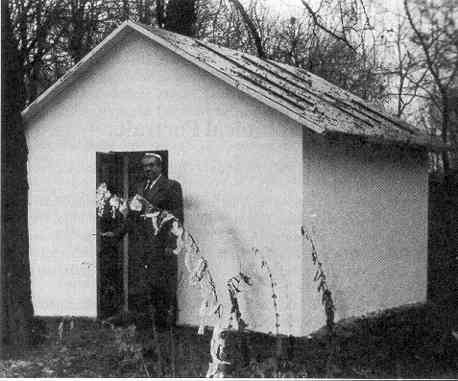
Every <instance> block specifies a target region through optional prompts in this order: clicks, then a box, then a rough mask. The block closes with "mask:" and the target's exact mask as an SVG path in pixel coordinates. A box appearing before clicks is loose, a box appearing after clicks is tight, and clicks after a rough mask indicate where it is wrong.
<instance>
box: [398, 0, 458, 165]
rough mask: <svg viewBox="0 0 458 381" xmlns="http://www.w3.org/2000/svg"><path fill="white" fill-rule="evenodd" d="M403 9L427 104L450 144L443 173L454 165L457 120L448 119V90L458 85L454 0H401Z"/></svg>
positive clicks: (457, 16) (456, 8) (457, 160)
mask: <svg viewBox="0 0 458 381" xmlns="http://www.w3.org/2000/svg"><path fill="white" fill-rule="evenodd" d="M404 11H405V13H406V16H407V19H408V22H409V25H410V27H411V29H412V34H413V35H412V42H413V43H414V44H415V45H416V46H417V47H418V48H419V50H420V52H421V55H420V57H421V59H422V64H423V66H424V68H425V69H426V71H427V74H428V75H427V77H426V78H425V82H424V88H425V89H426V91H427V93H428V95H429V97H430V102H429V103H430V105H431V106H432V107H437V108H438V110H439V112H440V119H441V120H440V131H441V136H442V140H443V142H444V143H447V144H452V145H453V146H454V148H453V151H452V153H451V154H450V153H449V152H444V153H443V154H442V162H443V168H444V172H445V173H448V172H449V170H450V168H451V163H450V159H451V158H452V161H455V163H453V164H452V167H455V168H458V153H457V149H458V148H457V147H458V141H457V129H458V128H457V123H458V121H457V120H456V119H455V120H453V119H452V115H451V114H452V112H451V102H450V100H451V92H452V91H455V89H456V88H457V87H458V81H457V74H458V29H457V25H456V20H457V19H458V6H457V4H456V2H455V1H454V0H442V1H426V0H415V1H408V0H404Z"/></svg>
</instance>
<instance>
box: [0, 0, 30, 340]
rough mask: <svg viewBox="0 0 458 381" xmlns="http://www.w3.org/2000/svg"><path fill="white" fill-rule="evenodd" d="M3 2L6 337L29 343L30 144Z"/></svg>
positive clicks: (15, 52) (21, 77) (18, 67)
mask: <svg viewBox="0 0 458 381" xmlns="http://www.w3.org/2000/svg"><path fill="white" fill-rule="evenodd" d="M5 4H6V2H2V85H3V86H2V90H3V91H2V115H1V117H2V150H1V154H2V156H1V163H2V176H1V180H2V221H1V222H2V226H3V231H2V233H3V234H2V259H3V262H2V265H3V266H2V273H1V278H2V279H1V280H2V283H1V288H0V290H1V293H2V302H3V304H2V316H1V317H2V320H1V322H0V324H1V326H2V334H3V337H2V340H3V342H6V343H8V344H12V345H17V346H24V345H27V344H29V340H30V329H31V322H32V318H33V307H32V299H31V285H30V265H29V241H28V238H29V237H28V226H27V203H28V200H27V198H28V184H27V144H26V140H25V134H24V130H23V123H22V118H21V110H22V108H23V107H24V103H25V86H24V72H23V62H22V61H21V60H20V57H19V54H18V50H17V49H18V47H17V42H16V39H15V38H14V36H13V33H12V25H11V21H10V16H9V10H8V6H7V5H5Z"/></svg>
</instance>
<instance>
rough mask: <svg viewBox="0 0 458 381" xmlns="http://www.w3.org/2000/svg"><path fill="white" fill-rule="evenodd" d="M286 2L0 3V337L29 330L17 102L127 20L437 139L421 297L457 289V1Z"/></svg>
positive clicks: (16, 339) (446, 295)
mask: <svg viewBox="0 0 458 381" xmlns="http://www.w3.org/2000/svg"><path fill="white" fill-rule="evenodd" d="M297 1H298V3H299V4H300V5H301V6H302V7H303V13H302V15H301V16H300V17H286V16H284V15H282V14H279V13H278V12H275V10H274V9H273V8H272V7H269V6H268V5H267V4H266V3H264V2H263V1H262V0H246V1H242V2H240V1H238V0H168V1H167V0H121V1H111V0H107V1H100V0H33V1H32V0H22V1H19V0H9V1H2V3H1V4H2V209H1V212H2V215H1V217H2V256H1V259H2V261H1V272H0V275H1V290H2V292H1V293H0V297H1V300H0V307H1V308H0V312H1V314H0V323H1V324H0V329H1V332H0V336H1V337H2V340H1V341H0V342H1V343H7V344H8V345H27V344H28V343H30V341H31V337H32V335H31V331H32V330H33V307H32V303H31V296H30V269H29V257H28V244H27V237H28V233H27V190H28V185H27V147H26V142H25V138H24V132H23V126H22V120H21V116H20V111H22V110H23V109H24V108H25V107H26V106H27V105H28V104H30V103H31V102H32V101H33V100H34V99H36V98H37V97H38V96H39V95H40V94H41V93H42V92H43V91H44V90H46V89H47V88H48V87H49V86H50V85H52V84H53V83H54V82H55V81H56V80H58V79H59V78H60V77H61V76H62V75H63V74H64V73H65V72H66V71H67V70H68V69H69V68H71V67H72V66H73V65H75V63H77V62H78V61H79V60H80V59H81V58H82V57H83V56H84V55H85V54H86V53H88V52H89V51H90V50H91V49H92V48H93V47H95V46H96V45H97V44H98V43H99V42H100V41H101V40H102V39H103V38H104V37H106V36H107V35H108V34H109V33H110V32H111V31H113V30H114V28H116V27H117V26H118V25H119V24H120V23H122V22H123V21H124V20H127V19H132V20H135V21H139V22H142V23H144V24H147V25H154V26H157V27H159V28H165V29H168V30H171V31H174V32H177V33H181V34H185V35H188V36H192V37H196V38H200V39H204V40H206V41H209V42H213V43H216V44H219V45H222V46H226V47H229V48H232V49H236V50H240V51H244V52H248V53H251V54H255V55H258V56H260V57H262V58H265V59H273V60H277V61H280V62H284V63H287V64H290V65H295V66H298V67H301V68H303V69H305V70H308V71H311V72H313V73H315V74H317V75H319V76H321V77H323V78H325V79H327V80H328V81H330V82H332V83H334V84H336V85H338V86H340V87H342V88H344V89H346V90H349V91H351V92H353V93H355V94H357V95H359V96H360V97H362V98H363V99H365V100H368V101H370V102H373V103H375V104H377V105H378V106H379V107H382V108H385V109H386V110H387V111H389V112H390V113H392V114H394V115H396V116H398V117H400V118H403V119H406V120H408V121H409V122H411V123H413V124H414V125H416V126H418V127H420V128H422V129H424V130H425V131H426V132H427V133H428V134H431V135H438V136H440V137H441V139H442V141H443V142H444V143H445V144H447V145H449V149H448V150H444V151H441V152H433V153H431V154H430V171H431V180H430V185H431V186H430V189H431V192H430V201H431V202H430V247H429V249H430V250H429V252H430V253H429V255H430V260H429V262H430V265H429V281H430V295H429V298H430V299H431V298H432V299H434V300H439V299H450V298H453V295H455V296H456V279H455V277H456V264H457V261H456V250H457V239H456V237H457V236H458V234H457V233H458V230H457V225H458V223H457V221H458V212H457V209H458V208H457V205H458V197H457V194H456V193H458V192H456V187H457V185H458V180H457V177H458V176H457V170H458V28H457V22H458V4H457V3H456V1H455V0H434V1H432V0H403V6H402V7H401V8H400V9H401V11H399V12H393V13H392V14H391V16H390V19H389V22H387V20H386V12H385V13H383V12H381V11H380V9H379V8H377V6H376V5H374V4H373V3H371V2H370V1H369V0H316V1H307V0H297Z"/></svg>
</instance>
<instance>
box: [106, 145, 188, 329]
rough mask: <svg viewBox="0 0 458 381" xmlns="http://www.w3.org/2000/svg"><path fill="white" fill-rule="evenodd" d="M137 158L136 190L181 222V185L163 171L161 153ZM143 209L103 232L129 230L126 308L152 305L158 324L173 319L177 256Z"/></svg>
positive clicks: (116, 233)
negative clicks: (139, 168) (140, 170)
mask: <svg viewBox="0 0 458 381" xmlns="http://www.w3.org/2000/svg"><path fill="white" fill-rule="evenodd" d="M141 162H142V166H143V174H144V181H142V182H140V183H139V184H136V185H135V186H134V190H135V192H136V194H138V195H140V196H142V197H143V198H145V199H146V200H147V201H148V202H149V203H150V204H152V206H153V207H155V208H158V209H162V210H167V211H169V212H170V213H172V214H173V215H175V217H177V218H178V219H179V220H180V221H181V222H183V194H182V190H181V185H180V183H179V182H178V181H175V180H169V179H168V178H167V177H166V176H165V175H164V174H163V171H162V163H163V160H162V157H161V156H160V155H157V154H154V153H148V154H145V155H144V156H143V158H142V161H141ZM143 213H144V210H140V211H133V210H130V211H129V213H128V214H127V216H126V217H125V220H124V221H123V223H122V224H121V225H120V227H119V228H118V229H115V230H114V231H113V232H112V233H109V234H107V233H105V234H104V236H105V237H114V238H115V239H118V240H119V239H120V238H121V237H123V236H124V234H125V233H127V232H128V233H129V310H132V311H136V312H146V310H147V309H148V308H149V307H154V310H155V317H156V319H155V320H156V325H157V326H158V327H159V328H161V327H166V326H168V325H169V324H172V325H174V324H175V322H176V311H177V300H176V288H177V257H176V255H174V254H173V253H171V252H168V251H166V250H165V249H166V247H167V239H168V238H169V237H168V235H167V234H168V232H167V231H166V229H163V231H160V232H159V234H157V235H155V234H154V229H153V225H152V221H151V219H150V218H145V217H143Z"/></svg>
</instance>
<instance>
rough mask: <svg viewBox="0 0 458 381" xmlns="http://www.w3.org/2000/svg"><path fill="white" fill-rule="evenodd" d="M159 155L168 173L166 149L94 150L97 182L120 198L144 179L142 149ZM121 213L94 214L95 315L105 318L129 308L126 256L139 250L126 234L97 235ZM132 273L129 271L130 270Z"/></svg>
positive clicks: (116, 223)
mask: <svg viewBox="0 0 458 381" xmlns="http://www.w3.org/2000/svg"><path fill="white" fill-rule="evenodd" d="M147 152H149V153H156V154H159V155H161V157H162V174H163V175H164V176H165V177H168V152H167V151H165V150H162V151H134V152H108V153H103V152H97V153H96V171H97V173H96V183H97V184H96V185H97V186H99V184H101V183H102V182H105V183H106V184H107V186H108V189H109V190H110V191H111V192H112V193H114V194H117V195H119V196H121V197H123V198H130V197H132V196H133V195H134V194H135V184H138V183H140V182H142V181H143V168H142V164H141V158H142V157H143V155H144V154H145V153H147ZM121 219H122V217H120V216H116V217H115V218H112V216H110V215H108V216H107V217H102V218H101V217H97V316H98V317H99V318H102V319H103V318H106V317H109V316H113V315H115V314H116V313H119V312H121V311H128V309H129V283H130V284H132V279H131V280H130V281H129V263H130V262H131V261H130V260H129V258H131V259H132V258H135V257H136V256H137V254H138V253H136V252H134V251H135V250H137V248H136V245H133V244H132V243H129V239H130V238H129V235H128V234H127V235H125V236H124V238H123V239H122V240H121V241H115V240H107V239H102V238H100V233H101V232H106V231H113V230H115V229H116V228H117V227H118V226H119V224H121V222H122V221H121ZM131 277H132V274H131Z"/></svg>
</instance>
